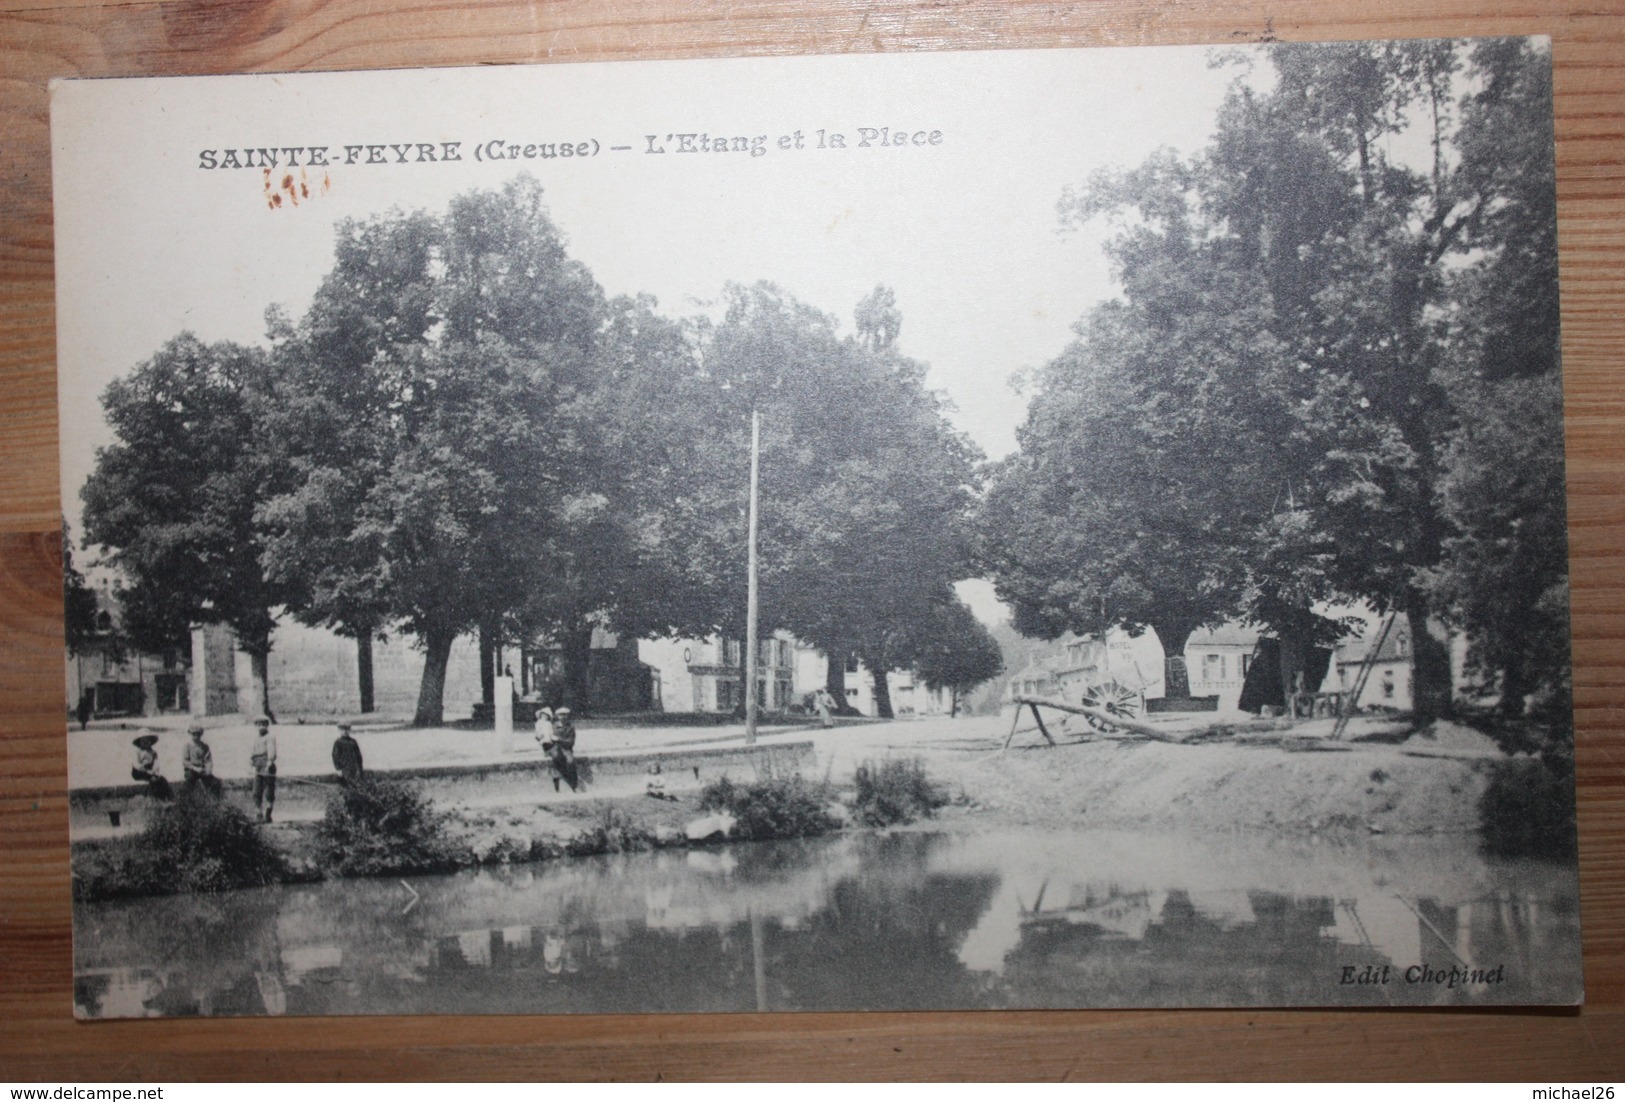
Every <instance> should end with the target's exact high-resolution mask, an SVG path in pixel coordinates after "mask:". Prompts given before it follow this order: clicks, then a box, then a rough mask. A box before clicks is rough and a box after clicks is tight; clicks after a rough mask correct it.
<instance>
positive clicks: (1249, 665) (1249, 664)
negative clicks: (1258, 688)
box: [1241, 654, 1253, 678]
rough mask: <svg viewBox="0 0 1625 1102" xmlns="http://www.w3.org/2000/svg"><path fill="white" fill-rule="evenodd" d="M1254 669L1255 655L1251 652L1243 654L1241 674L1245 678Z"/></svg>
mask: <svg viewBox="0 0 1625 1102" xmlns="http://www.w3.org/2000/svg"><path fill="white" fill-rule="evenodd" d="M1252 669H1253V656H1252V655H1250V654H1244V655H1242V656H1241V676H1242V677H1243V678H1245V677H1246V676H1247V675H1248V674H1249V673H1251V672H1252Z"/></svg>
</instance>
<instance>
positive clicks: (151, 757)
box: [130, 735, 175, 803]
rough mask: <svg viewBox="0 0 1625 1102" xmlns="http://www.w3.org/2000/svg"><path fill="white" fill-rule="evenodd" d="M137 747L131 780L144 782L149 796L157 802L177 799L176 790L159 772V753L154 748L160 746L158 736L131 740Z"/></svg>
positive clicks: (141, 736)
mask: <svg viewBox="0 0 1625 1102" xmlns="http://www.w3.org/2000/svg"><path fill="white" fill-rule="evenodd" d="M131 742H132V744H133V745H134V746H135V766H134V767H133V768H132V769H131V770H130V779H131V780H133V781H142V782H144V783H145V784H146V786H147V795H148V796H151V797H152V798H153V799H155V800H161V801H163V802H165V803H167V802H169V801H170V800H173V799H174V798H175V791H174V789H172V788H170V787H169V782H168V781H167V780H165V779H164V775H163V774H162V773H160V772H158V751H156V750H154V749H153V747H154V746H156V745H157V744H158V736H157V735H140V736H137V737H136V738H134V739H132V740H131Z"/></svg>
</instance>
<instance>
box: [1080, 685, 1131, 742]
mask: <svg viewBox="0 0 1625 1102" xmlns="http://www.w3.org/2000/svg"><path fill="white" fill-rule="evenodd" d="M1083 703H1084V704H1085V705H1086V706H1088V707H1090V708H1098V709H1099V710H1100V711H1102V712H1107V713H1110V714H1111V715H1114V716H1122V717H1123V718H1124V719H1133V718H1134V717H1135V716H1136V715H1138V714H1139V711H1140V696H1139V694H1138V693H1135V692H1133V691H1132V690H1129V689H1125V688H1124V687H1123V686H1121V685H1119V684H1118V683H1117V682H1115V681H1107V682H1104V683H1103V684H1100V685H1091V686H1090V687H1089V688H1088V689H1086V690H1084V694H1083ZM1084 718H1086V719H1087V720H1088V721H1089V726H1091V727H1093V728H1094V729H1095V730H1097V731H1115V730H1117V728H1116V727H1115V726H1114V725H1112V724H1110V723H1107V722H1106V721H1105V720H1103V719H1101V718H1099V717H1098V716H1085V717H1084Z"/></svg>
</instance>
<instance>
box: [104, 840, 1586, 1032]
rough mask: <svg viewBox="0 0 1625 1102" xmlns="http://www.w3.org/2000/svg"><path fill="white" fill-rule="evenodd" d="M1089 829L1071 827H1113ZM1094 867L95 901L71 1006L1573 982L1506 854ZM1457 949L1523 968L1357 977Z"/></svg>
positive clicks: (936, 843)
mask: <svg viewBox="0 0 1625 1102" xmlns="http://www.w3.org/2000/svg"><path fill="white" fill-rule="evenodd" d="M995 841H996V840H995ZM1091 841H1092V840H1090V839H1082V838H1080V839H1079V840H1078V844H1077V846H1076V848H1073V849H1068V848H1066V847H1061V848H1060V851H1061V852H1068V853H1090V852H1094V853H1097V854H1098V853H1104V852H1106V851H1105V849H1104V848H1102V847H1099V846H1097V847H1096V848H1094V849H1093V850H1091V848H1090V847H1091ZM1326 857H1327V854H1324V853H1322V854H1319V855H1317V857H1316V860H1317V861H1324V860H1325V859H1326ZM1362 860H1363V858H1362ZM1081 864H1082V866H1083V867H1080V868H1076V869H1073V868H1071V867H1070V866H1068V865H1065V864H1057V862H1055V861H1052V860H1050V859H1049V858H1047V857H1035V856H1034V855H1033V851H1032V849H1031V846H1030V845H1027V843H1025V842H1024V841H1023V840H1022V839H1021V838H1011V839H1010V840H1009V841H1008V844H1007V845H1001V844H990V842H989V839H988V838H987V837H986V836H978V837H976V838H975V839H974V843H972V842H971V841H970V840H967V839H962V838H958V837H954V836H948V835H935V834H922V833H907V832H903V833H895V834H889V835H868V834H864V835H853V836H850V837H842V838H838V839H833V840H819V841H813V842H800V843H763V844H757V845H743V846H734V847H730V848H728V849H725V850H711V851H687V852H683V851H663V852H658V853H649V854H633V855H620V856H615V857H604V858H591V859H583V860H575V861H560V862H553V863H548V864H543V865H532V866H517V867H514V868H512V869H507V870H499V871H482V872H472V873H458V874H454V875H448V876H431V877H419V878H415V879H413V880H412V881H411V885H412V887H411V890H410V892H409V891H408V890H407V889H406V888H404V887H403V886H402V884H401V883H400V882H398V881H393V880H379V881H338V882H333V883H327V884H319V885H304V886H297V887H283V888H268V889H254V890H251V891H244V892H235V893H229V894H225V895H220V896H201V897H178V898H169V899H153V900H133V901H120V902H117V903H103V904H81V905H80V906H79V908H78V910H77V913H76V940H75V952H76V974H75V1004H76V1008H77V1010H78V1012H79V1013H80V1014H81V1015H82V1016H86V1017H119V1016H143V1015H162V1016H184V1015H215V1014H281V1013H289V1014H335V1013H555V1012H557V1013H570V1012H597V1013H615V1012H627V1013H632V1012H662V1011H670V1012H678V1011H683V1012H696V1011H750V1010H756V1009H770V1010H832V1009H869V1008H889V1009H899V1010H914V1009H937V1008H956V1007H963V1008H973V1007H1071V1006H1192V1005H1326V1004H1334V1005H1367V1004H1369V1005H1384V1004H1387V1003H1396V1004H1405V1003H1411V1004H1415V1003H1423V1004H1425V1003H1429V1002H1456V1003H1464V1002H1465V1003H1471V1002H1475V1001H1497V1002H1516V1001H1530V1000H1543V1001H1545V1000H1554V999H1561V998H1563V997H1566V996H1568V995H1569V994H1570V993H1573V994H1577V993H1578V990H1579V962H1578V943H1579V932H1578V918H1577V907H1576V905H1575V900H1574V892H1573V890H1572V879H1571V878H1568V877H1567V874H1566V873H1565V871H1564V870H1561V869H1556V868H1553V869H1550V870H1545V871H1544V872H1541V870H1534V871H1533V872H1532V871H1531V870H1530V868H1528V867H1527V866H1524V867H1519V868H1517V869H1508V870H1501V869H1499V868H1497V867H1492V866H1488V865H1486V866H1485V868H1484V869H1482V870H1479V871H1478V872H1477V873H1475V876H1476V877H1477V878H1476V879H1473V880H1471V881H1470V882H1467V887H1468V888H1469V889H1471V890H1470V892H1468V893H1467V894H1466V895H1465V896H1464V897H1462V898H1458V899H1457V900H1454V901H1446V900H1444V899H1442V898H1435V897H1431V896H1420V897H1415V898H1411V897H1406V896H1402V895H1399V894H1397V893H1395V892H1393V891H1391V890H1388V889H1386V888H1383V887H1379V886H1377V885H1375V884H1373V885H1371V886H1370V887H1367V888H1362V890H1360V891H1358V892H1352V893H1350V894H1348V895H1346V896H1345V895H1338V896H1333V895H1329V894H1315V893H1312V892H1303V893H1295V892H1290V891H1282V890H1276V889H1274V888H1271V889H1265V888H1246V887H1238V888H1230V887H1225V886H1222V885H1223V884H1224V883H1225V881H1224V877H1223V875H1222V872H1221V873H1218V874H1214V875H1210V876H1208V877H1207V880H1208V882H1206V883H1204V884H1203V885H1202V886H1201V887H1199V888H1198V887H1192V886H1189V885H1179V884H1170V883H1164V882H1161V880H1160V879H1159V876H1158V869H1156V868H1154V867H1149V866H1148V867H1146V868H1143V869H1139V868H1136V867H1135V866H1134V864H1133V863H1132V862H1127V863H1124V862H1119V863H1118V864H1116V865H1114V866H1113V867H1112V868H1111V869H1110V870H1109V871H1105V872H1100V871H1097V872H1094V873H1091V871H1090V870H1089V868H1088V867H1087V866H1088V865H1089V862H1088V861H1083V862H1081ZM1357 864H1358V862H1357V861H1351V862H1350V867H1353V866H1354V865H1357ZM1187 875H1188V874H1187ZM1238 879H1239V877H1238ZM1288 879H1291V878H1290V877H1289V878H1288ZM1309 879H1310V880H1312V879H1313V878H1312V877H1311V878H1309ZM1306 882H1308V881H1306ZM1366 883H1368V884H1369V883H1370V881H1369V880H1368V881H1366ZM1215 885H1220V886H1215ZM1463 960H1469V961H1474V962H1477V963H1480V964H1486V965H1488V966H1490V967H1493V966H1495V965H1496V964H1499V963H1503V962H1504V963H1505V964H1506V975H1507V980H1508V982H1507V983H1506V984H1505V985H1504V986H1502V987H1500V988H1496V989H1493V990H1485V989H1482V988H1480V989H1477V990H1469V991H1462V990H1455V991H1446V990H1444V989H1441V988H1434V987H1413V986H1406V985H1403V984H1400V983H1398V982H1397V981H1396V982H1394V983H1391V984H1389V985H1387V986H1383V985H1353V986H1351V985H1342V984H1340V983H1338V978H1339V976H1340V975H1342V973H1343V970H1344V969H1346V968H1347V967H1349V966H1355V967H1356V968H1363V967H1364V966H1366V965H1372V966H1375V967H1377V968H1380V967H1381V966H1382V965H1383V964H1392V965H1395V966H1397V968H1398V969H1403V968H1404V967H1407V966H1409V965H1411V964H1427V965H1430V966H1432V967H1435V968H1439V967H1443V968H1448V967H1450V966H1451V965H1453V964H1458V963H1460V962H1461V961H1463Z"/></svg>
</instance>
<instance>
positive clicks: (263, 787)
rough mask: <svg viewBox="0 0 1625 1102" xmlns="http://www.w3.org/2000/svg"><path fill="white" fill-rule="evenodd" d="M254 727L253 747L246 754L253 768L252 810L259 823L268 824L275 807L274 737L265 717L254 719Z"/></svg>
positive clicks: (268, 721)
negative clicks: (256, 815)
mask: <svg viewBox="0 0 1625 1102" xmlns="http://www.w3.org/2000/svg"><path fill="white" fill-rule="evenodd" d="M254 726H255V728H256V731H255V733H254V745H253V748H252V749H250V750H249V752H248V761H249V764H251V765H252V766H253V767H254V810H255V811H256V812H258V813H259V820H260V822H262V823H268V822H270V821H271V810H272V808H274V807H275V806H276V736H275V735H273V734H271V720H270V719H269V717H267V716H260V717H259V718H258V719H256V720H255V721H254Z"/></svg>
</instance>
